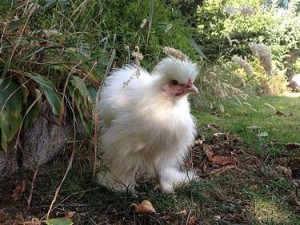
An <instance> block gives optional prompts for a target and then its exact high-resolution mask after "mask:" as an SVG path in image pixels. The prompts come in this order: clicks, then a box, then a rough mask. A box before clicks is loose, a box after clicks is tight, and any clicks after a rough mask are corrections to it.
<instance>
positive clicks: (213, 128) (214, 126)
mask: <svg viewBox="0 0 300 225" xmlns="http://www.w3.org/2000/svg"><path fill="white" fill-rule="evenodd" d="M206 127H207V128H209V129H212V130H215V131H218V130H220V129H221V128H220V126H218V125H216V124H207V126H206Z"/></svg>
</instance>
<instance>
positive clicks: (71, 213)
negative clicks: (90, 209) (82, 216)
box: [65, 211, 76, 218]
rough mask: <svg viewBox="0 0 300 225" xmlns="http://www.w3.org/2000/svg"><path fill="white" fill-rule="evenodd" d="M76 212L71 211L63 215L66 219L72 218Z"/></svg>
mask: <svg viewBox="0 0 300 225" xmlns="http://www.w3.org/2000/svg"><path fill="white" fill-rule="evenodd" d="M75 213H76V212H73V211H68V212H66V213H65V217H66V218H72V217H73V216H74V215H75Z"/></svg>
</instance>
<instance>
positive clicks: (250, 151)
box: [0, 96, 300, 225]
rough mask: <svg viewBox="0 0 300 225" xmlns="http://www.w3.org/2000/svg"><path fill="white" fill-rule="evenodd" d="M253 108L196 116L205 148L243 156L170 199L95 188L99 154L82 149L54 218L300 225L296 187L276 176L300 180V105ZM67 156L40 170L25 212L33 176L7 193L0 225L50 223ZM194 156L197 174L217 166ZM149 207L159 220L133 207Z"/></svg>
mask: <svg viewBox="0 0 300 225" xmlns="http://www.w3.org/2000/svg"><path fill="white" fill-rule="evenodd" d="M266 103H268V104H270V105H272V106H273V107H274V108H272V107H270V106H266ZM249 104H250V105H251V107H250V105H245V104H236V102H234V101H226V102H225V103H224V106H225V107H224V108H225V112H224V113H218V112H216V113H209V112H194V115H195V116H196V118H197V121H198V126H199V128H200V130H201V131H202V134H203V135H204V136H205V138H206V141H205V143H207V144H209V145H211V146H214V151H215V154H217V155H218V154H219V155H224V154H225V155H226V154H236V155H237V156H238V166H237V168H236V169H232V170H228V171H226V172H225V173H222V174H220V175H216V176H213V175H208V174H205V173H202V172H199V174H200V177H201V181H200V182H197V183H192V184H191V185H189V186H185V187H181V188H179V189H178V190H177V192H176V195H167V194H163V193H162V192H161V191H160V190H159V189H157V188H156V186H155V185H156V181H155V180H149V179H141V180H140V181H139V182H138V183H139V187H138V188H137V190H138V192H139V194H138V197H134V196H132V195H130V194H126V193H122V194H120V193H113V192H110V191H108V190H106V189H105V188H103V187H99V186H98V185H96V184H94V183H93V179H92V168H93V165H92V164H93V163H92V160H91V159H93V151H92V148H91V147H89V146H86V147H85V148H83V145H82V144H81V145H78V148H77V149H76V154H75V158H74V162H73V167H72V169H71V170H70V171H69V174H68V175H67V178H66V180H65V182H64V183H63V186H62V188H61V191H60V193H59V195H58V198H57V200H56V202H55V204H54V207H53V209H52V212H51V213H50V217H64V216H65V215H66V214H68V213H69V212H75V214H74V216H73V217H72V218H71V219H72V221H73V222H74V223H75V224H190V225H192V224H270V225H271V224H291V225H293V224H295V225H296V224H299V221H300V216H299V209H297V207H294V206H293V205H292V204H290V200H289V199H290V195H291V194H292V193H294V192H295V187H294V186H293V184H292V180H291V178H288V177H287V176H286V175H285V174H283V173H281V172H279V171H277V170H276V166H278V165H281V166H285V167H290V168H291V170H292V171H293V175H292V178H293V179H299V177H300V176H299V173H297V171H299V154H300V152H299V149H293V150H290V151H287V149H286V148H285V145H286V144H287V143H289V142H297V141H298V142H299V137H298V138H297V134H295V130H296V129H297V127H298V128H299V125H300V122H299V121H300V120H299V119H300V118H299V115H300V113H299V112H300V106H299V97H298V98H290V97H286V96H265V97H261V98H254V99H250V100H249ZM251 108H252V109H251ZM253 109H255V110H256V111H254V110H253ZM275 109H276V112H277V114H276V112H275ZM279 111H280V113H278V112H279ZM208 124H211V125H212V124H214V126H215V127H216V129H211V128H208V126H207V125H208ZM254 125H256V126H259V129H258V131H252V130H249V129H247V127H249V126H254ZM291 128H294V129H291ZM215 132H229V133H230V135H229V136H228V139H227V140H225V141H224V140H215V139H214V138H213V133H215ZM261 132H267V133H268V136H267V137H264V138H260V139H259V138H258V137H257V134H259V133H261ZM274 143H276V144H274ZM68 149H69V148H66V150H65V153H64V154H62V155H61V156H59V157H58V158H56V159H55V160H54V161H52V162H51V163H49V164H48V165H45V166H43V167H41V168H40V169H39V171H38V174H37V178H36V180H35V181H34V190H33V199H32V202H31V206H30V207H29V208H27V207H26V206H27V202H26V199H27V197H28V196H29V193H30V190H29V188H26V190H25V192H24V193H22V195H21V197H20V199H18V200H17V201H12V199H11V198H10V197H9V196H10V195H11V192H12V191H13V190H14V189H15V187H16V186H17V185H18V184H19V183H20V182H21V181H23V180H25V181H26V187H30V186H31V184H32V173H31V172H28V171H27V172H26V171H25V172H23V173H18V174H17V175H16V176H15V177H13V178H12V179H10V180H9V181H8V182H6V183H5V184H1V185H0V190H1V195H0V197H1V198H2V199H1V200H2V201H1V203H0V207H1V210H0V212H1V213H0V221H1V215H2V214H3V213H6V214H5V215H6V221H7V222H6V223H3V224H13V222H15V223H17V222H18V223H17V224H27V225H28V224H34V223H33V222H32V221H33V219H34V218H36V220H37V221H42V220H43V219H45V215H46V213H47V211H48V209H49V205H50V203H51V201H52V199H53V196H54V193H55V191H56V189H57V186H58V185H59V183H60V182H61V180H62V178H63V175H64V172H65V171H66V169H67V165H68V162H69V158H70V151H71V150H70V151H69V150H68ZM191 155H192V156H193V157H194V158H193V159H194V161H193V165H194V168H195V169H197V170H198V171H200V170H201V169H200V168H201V165H202V164H203V162H205V163H207V165H208V167H209V168H210V169H211V168H213V167H214V166H215V165H212V164H211V163H209V162H207V160H206V159H205V155H204V154H203V151H202V150H201V148H198V147H196V148H193V151H192V152H191ZM196 156H197V157H196ZM286 159H288V160H286ZM4 186H5V187H4ZM5 190H6V191H5ZM145 199H147V200H149V201H151V202H152V204H153V206H154V208H155V209H156V212H157V213H156V214H149V213H146V214H138V213H135V212H134V210H133V208H132V204H133V203H137V204H138V203H140V202H141V201H142V200H145ZM20 215H21V216H20ZM25 222H26V223H25Z"/></svg>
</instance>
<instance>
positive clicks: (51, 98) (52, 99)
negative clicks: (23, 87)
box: [25, 73, 62, 116]
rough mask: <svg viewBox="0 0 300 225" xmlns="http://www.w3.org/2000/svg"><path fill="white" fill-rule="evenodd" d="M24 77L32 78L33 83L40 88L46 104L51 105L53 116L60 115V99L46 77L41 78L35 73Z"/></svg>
mask: <svg viewBox="0 0 300 225" xmlns="http://www.w3.org/2000/svg"><path fill="white" fill-rule="evenodd" d="M25 75H26V76H28V77H30V78H32V79H33V80H34V81H35V82H37V83H38V84H39V85H40V86H41V88H42V89H43V92H44V94H45V96H46V99H47V101H48V103H49V104H50V105H51V108H52V112H53V114H54V115H56V116H59V115H60V113H61V101H62V99H61V97H60V96H59V94H58V92H57V90H56V89H55V87H54V85H53V84H52V82H51V81H50V80H48V79H47V78H46V77H43V76H41V75H39V74H37V73H33V74H29V73H26V74H25Z"/></svg>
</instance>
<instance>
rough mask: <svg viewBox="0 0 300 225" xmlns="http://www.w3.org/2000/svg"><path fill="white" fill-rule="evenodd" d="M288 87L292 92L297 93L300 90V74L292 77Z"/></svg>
mask: <svg viewBox="0 0 300 225" xmlns="http://www.w3.org/2000/svg"><path fill="white" fill-rule="evenodd" d="M288 87H289V88H291V89H292V91H297V90H298V89H300V74H296V75H294V76H292V78H291V79H290V80H289V84H288Z"/></svg>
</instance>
